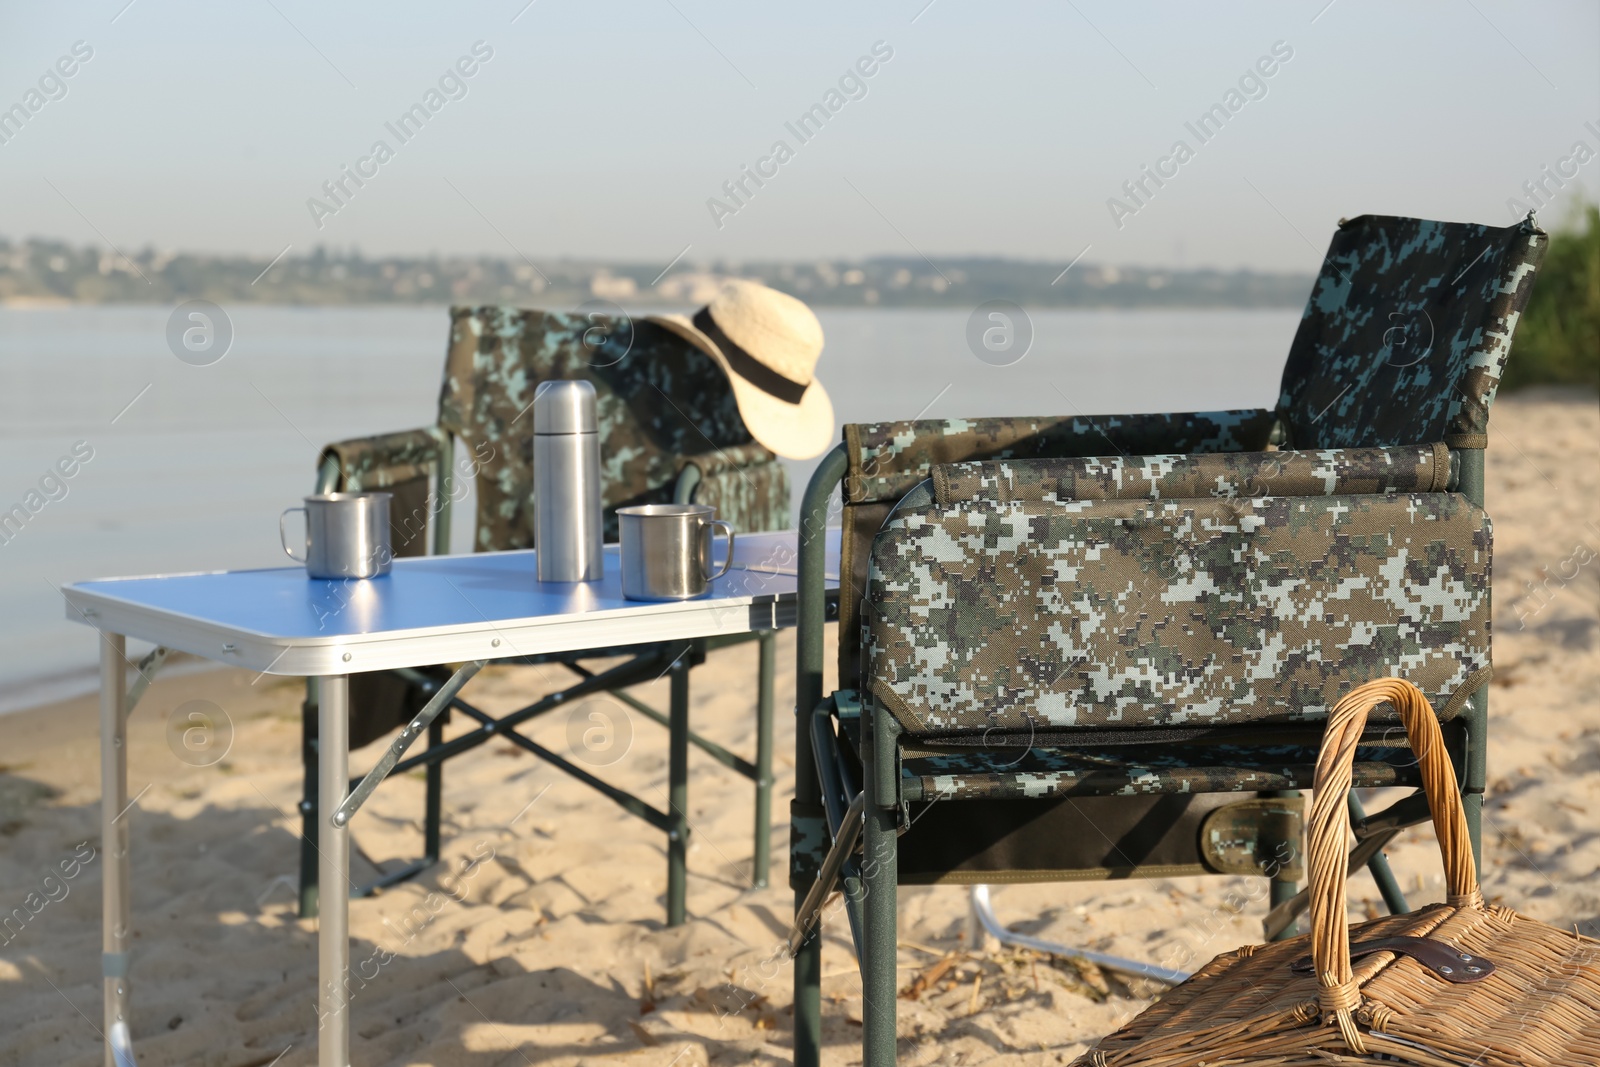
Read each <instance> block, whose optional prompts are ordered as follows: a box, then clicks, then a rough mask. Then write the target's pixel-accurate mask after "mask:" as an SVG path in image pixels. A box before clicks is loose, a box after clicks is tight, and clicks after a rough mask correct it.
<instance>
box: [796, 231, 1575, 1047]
mask: <svg viewBox="0 0 1600 1067" xmlns="http://www.w3.org/2000/svg"><path fill="white" fill-rule="evenodd" d="M1545 244H1546V241H1545V236H1544V234H1543V233H1542V232H1541V231H1540V230H1538V229H1537V228H1536V227H1535V226H1534V225H1533V223H1532V220H1531V218H1530V219H1529V220H1528V221H1527V222H1524V223H1521V224H1518V225H1515V226H1510V227H1505V228H1495V227H1488V226H1476V225H1465V224H1455V223H1439V222H1427V221H1423V220H1418V219H1403V218H1386V217H1377V216H1363V217H1361V218H1356V219H1351V220H1348V221H1345V222H1342V223H1341V224H1340V226H1339V229H1338V232H1337V233H1336V234H1335V235H1334V238H1333V242H1332V244H1331V246H1330V247H1329V249H1328V254H1327V257H1326V258H1325V260H1324V261H1323V265H1322V269H1321V272H1320V274H1319V276H1318V278H1317V280H1316V283H1315V285H1314V288H1313V290H1312V293H1311V296H1310V299H1309V301H1308V303H1307V305H1306V309H1305V313H1304V316H1303V318H1302V321H1301V324H1300V328H1299V331H1298V333H1297V334H1296V336H1295V339H1294V343H1293V346H1292V348H1291V349H1290V352H1289V357H1288V361H1287V364H1286V366H1285V368H1284V372H1283V380H1282V391H1281V394H1280V397H1279V401H1278V404H1277V407H1276V408H1275V409H1273V410H1257V411H1226V412H1211V413H1205V414H1186V415H1124V416H1115V417H1090V418H1082V417H1079V418H1001V419H972V420H945V421H941V420H924V421H918V422H909V423H887V424H876V425H866V426H848V427H846V428H845V444H844V446H843V447H842V448H840V449H837V450H835V451H834V452H833V453H831V454H830V455H829V457H827V458H826V459H825V460H824V461H823V463H822V465H821V467H820V468H819V470H818V472H817V474H816V477H815V478H814V479H813V481H812V483H811V485H810V487H809V489H808V490H807V494H806V503H805V505H804V509H803V514H802V517H801V555H800V567H801V571H800V573H801V598H802V599H801V614H800V635H799V648H800V652H799V656H800V658H799V679H798V685H799V691H798V698H799V704H798V707H797V714H798V715H799V716H800V717H801V720H802V721H801V734H800V736H802V737H804V736H808V735H809V736H810V737H811V738H812V739H813V746H812V751H811V752H806V751H805V748H804V746H802V748H801V753H800V755H801V759H800V760H799V761H798V762H799V763H800V766H799V767H798V768H797V776H798V780H799V781H800V782H801V783H802V786H801V787H800V788H799V790H797V793H798V795H797V798H796V803H795V808H794V813H793V825H794V834H795V839H794V854H793V862H792V880H793V884H794V888H795V890H796V899H797V901H800V902H802V904H803V903H804V901H805V900H806V898H807V897H808V896H809V899H810V900H811V902H812V904H813V905H814V904H816V903H817V902H818V901H819V900H820V898H821V896H822V895H823V891H824V890H825V889H826V887H827V882H828V880H829V879H831V878H833V877H834V875H835V871H838V872H840V873H841V874H842V877H843V879H844V891H845V899H846V903H847V905H848V911H849V914H850V918H851V924H852V929H853V931H854V932H855V933H856V935H857V938H856V944H857V948H858V951H859V953H860V956H861V964H862V976H863V983H864V1005H865V1006H864V1011H865V1018H864V1033H863V1039H864V1042H865V1049H866V1062H867V1063H868V1064H869V1065H873V1067H883V1065H885V1064H888V1063H891V1062H892V1061H893V1059H894V1056H895V997H896V986H895V962H896V960H895V956H896V938H895V914H896V888H895V887H896V884H897V883H898V882H924V883H925V882H938V881H945V882H950V881H955V882H962V881H966V882H1002V881H1023V880H1048V879H1060V878H1075V877H1083V876H1085V874H1087V875H1089V876H1098V877H1129V876H1141V875H1151V874H1155V875H1166V874H1172V873H1205V872H1216V873H1261V874H1265V875H1267V876H1269V877H1271V878H1273V889H1272V900H1273V903H1274V905H1275V907H1274V910H1273V912H1272V914H1271V915H1270V916H1269V932H1272V933H1274V934H1276V933H1281V932H1282V931H1284V930H1285V929H1286V928H1287V927H1289V926H1290V925H1292V923H1293V921H1294V919H1295V917H1296V916H1297V915H1298V913H1299V911H1300V910H1302V909H1303V906H1304V900H1303V896H1302V897H1296V896H1295V894H1294V881H1293V880H1294V878H1295V877H1297V876H1298V872H1299V870H1300V868H1301V863H1300V857H1299V844H1298V842H1299V828H1300V813H1299V806H1298V803H1299V802H1298V799H1297V796H1296V795H1295V794H1294V792H1293V791H1296V790H1299V789H1303V788H1306V787H1308V786H1309V785H1310V784H1311V780H1312V772H1313V767H1314V765H1315V760H1316V755H1317V749H1318V745H1319V742H1320V734H1321V727H1322V721H1323V719H1324V717H1325V715H1326V713H1327V710H1328V708H1329V707H1330V706H1331V705H1332V704H1333V703H1334V702H1335V701H1336V700H1337V699H1338V698H1339V696H1341V695H1342V694H1343V693H1344V692H1346V691H1347V690H1348V689H1349V688H1351V687H1352V686H1354V685H1356V684H1357V683H1360V682H1363V681H1366V680H1369V679H1372V678H1378V677H1384V676H1389V675H1399V676H1402V677H1405V678H1407V679H1409V680H1410V681H1412V682H1414V683H1415V684H1417V685H1418V686H1420V687H1421V688H1422V690H1423V691H1424V692H1425V693H1426V694H1427V695H1428V697H1429V699H1430V700H1431V701H1432V702H1433V705H1434V707H1435V708H1437V709H1438V713H1439V715H1440V718H1441V720H1443V726H1444V733H1445V737H1446V739H1447V744H1448V745H1449V746H1450V751H1451V755H1452V758H1453V759H1454V760H1455V761H1456V762H1457V763H1458V765H1459V770H1460V771H1461V772H1463V773H1462V782H1463V792H1464V794H1465V802H1466V807H1467V812H1468V817H1469V821H1470V825H1471V828H1472V835H1471V836H1472V841H1473V845H1474V849H1475V850H1476V848H1477V845H1478V840H1479V836H1478V818H1479V813H1480V810H1481V804H1482V793H1483V789H1484V781H1485V752H1486V735H1485V731H1486V727H1487V688H1486V683H1487V682H1488V679H1489V670H1490V650H1489V607H1490V605H1489V562H1490V541H1491V537H1490V525H1489V520H1488V517H1487V516H1486V515H1485V513H1484V511H1483V450H1484V448H1485V446H1486V445H1487V443H1488V438H1487V436H1486V435H1487V433H1488V416H1489V407H1490V404H1491V402H1492V401H1493V399H1494V394H1495V390H1496V387H1497V385H1498V383H1499V380H1500V375H1501V372H1502V369H1503V368H1504V365H1505V360H1506V357H1507V355H1508V353H1509V351H1510V347H1511V337H1512V333H1513V331H1514V330H1515V328H1516V324H1517V319H1518V316H1519V315H1520V313H1521V311H1522V309H1523V308H1524V307H1525V306H1526V304H1527V300H1528V296H1529V293H1530V291H1531V288H1532V284H1533V277H1534V272H1535V269H1536V267H1537V265H1538V262H1539V260H1540V258H1541V256H1542V255H1543V253H1544V250H1545ZM841 478H842V480H843V490H842V492H843V500H844V523H845V534H844V537H845V547H844V552H845V559H844V564H843V567H842V571H843V573H842V577H843V578H844V580H845V582H846V583H847V588H846V589H845V590H843V591H841V597H840V599H841V604H842V606H843V609H844V611H845V612H846V613H847V615H846V618H845V619H844V621H843V622H842V623H841V626H840V640H839V644H840V660H841V662H840V677H841V679H843V680H844V681H842V682H841V684H842V685H846V686H848V687H849V688H848V689H847V690H845V691H840V692H837V693H835V694H833V695H832V696H831V697H830V698H828V699H827V700H823V693H822V685H821V663H822V659H821V657H822V644H821V631H822V626H821V618H822V607H821V604H822V581H821V577H822V565H821V564H822V558H821V551H822V543H821V539H820V537H819V536H818V535H819V533H820V529H821V522H822V518H821V516H822V515H823V514H824V509H825V508H826V506H827V501H828V498H829V495H830V494H831V492H832V489H833V486H834V485H836V484H838V483H839V482H840V479H841ZM813 774H815V775H816V777H815V778H813V777H812V775H813ZM811 782H815V783H816V785H815V786H813V787H811V788H806V786H808V785H809V784H810V783H811ZM1355 784H1356V785H1357V786H1359V787H1375V786H1417V785H1419V777H1418V771H1417V768H1416V765H1415V759H1414V757H1413V754H1412V753H1411V751H1410V750H1409V749H1408V748H1407V746H1406V741H1405V736H1404V731H1403V730H1400V729H1398V728H1397V727H1396V725H1395V723H1394V721H1393V720H1392V719H1390V720H1389V721H1387V722H1383V721H1375V723H1374V725H1373V726H1372V727H1371V729H1369V730H1368V731H1367V733H1366V735H1365V736H1364V739H1363V743H1362V745H1361V747H1360V748H1359V750H1358V751H1357V753H1356V763H1355ZM1240 793H1245V794H1258V795H1259V796H1258V797H1252V798H1246V799H1245V801H1244V805H1243V806H1241V807H1235V806H1232V805H1233V804H1234V798H1237V797H1238V795H1239V794H1240ZM1210 794H1223V795H1222V796H1212V795H1210ZM1228 794H1231V795H1232V796H1231V797H1230V796H1228ZM1285 794H1288V795H1285ZM852 804H854V807H852ZM1219 805H1223V806H1219ZM1352 815H1353V816H1354V820H1353V821H1354V824H1355V825H1356V827H1357V841H1358V844H1357V847H1356V849H1355V851H1354V852H1353V853H1352V856H1351V864H1352V867H1353V868H1359V866H1360V865H1361V864H1364V863H1367V864H1369V865H1370V868H1371V870H1372V872H1373V874H1374V876H1375V878H1376V879H1377V880H1378V884H1379V887H1380V890H1381V892H1382V894H1383V896H1384V899H1385V902H1386V903H1387V904H1388V906H1389V907H1390V909H1391V910H1405V908H1406V905H1405V901H1404V898H1403V897H1402V896H1401V894H1400V892H1399V889H1398V886H1396V885H1395V884H1394V881H1393V878H1392V877H1391V876H1390V875H1389V871H1388V867H1387V865H1386V863H1385V862H1384V860H1383V857H1382V854H1381V852H1380V851H1379V850H1380V849H1381V848H1382V846H1383V845H1384V844H1385V843H1387V842H1388V841H1389V840H1390V839H1391V838H1392V837H1393V835H1394V834H1395V833H1396V832H1398V830H1399V829H1400V828H1402V827H1404V826H1407V825H1411V824H1412V823H1415V822H1418V821H1421V820H1423V819H1425V818H1426V817H1427V809H1426V806H1425V804H1423V803H1422V801H1421V800H1420V798H1419V797H1418V796H1417V795H1413V796H1411V797H1410V798H1408V799H1405V800H1402V801H1400V802H1398V803H1397V804H1396V805H1394V806H1393V807H1391V808H1390V809H1388V810H1387V811H1385V812H1383V813H1381V814H1378V815H1375V816H1373V817H1372V818H1366V817H1365V816H1364V813H1363V812H1361V811H1360V810H1359V805H1358V804H1354V803H1353V810H1352ZM858 835H859V836H860V837H861V843H860V849H859V851H858V850H857V849H856V847H855V840H856V838H857V836H858ZM830 843H831V845H832V848H831V851H829V853H828V855H827V856H826V857H824V856H823V854H822V853H823V851H824V850H825V849H828V847H829V845H830ZM819 871H821V872H822V877H823V888H822V889H820V890H818V891H816V892H809V893H808V891H811V890H813V888H814V886H813V881H814V880H815V879H817V878H818V872H819ZM798 910H799V914H798V915H797V928H796V934H795V939H794V941H793V944H795V945H796V946H797V948H798V951H797V956H796V969H795V976H796V984H797V988H796V1048H797V1056H796V1062H797V1063H799V1064H802V1065H813V1064H815V1063H816V1061H817V1053H818V1043H819V1040H820V1028H819V1022H818V1017H817V1012H818V1010H819V993H818V988H817V982H818V978H819V974H818V962H819V959H820V956H819V945H818V936H817V934H816V932H815V930H811V929H810V923H811V921H812V916H811V915H809V914H807V913H806V909H805V908H804V907H801V908H799V909H798ZM808 930H810V932H809V934H808V933H807V931H808ZM802 938H804V940H802ZM1168 962H1169V964H1171V963H1177V962H1184V963H1187V962H1190V961H1168ZM1192 962H1195V963H1198V962H1202V961H1198V960H1196V961H1192Z"/></svg>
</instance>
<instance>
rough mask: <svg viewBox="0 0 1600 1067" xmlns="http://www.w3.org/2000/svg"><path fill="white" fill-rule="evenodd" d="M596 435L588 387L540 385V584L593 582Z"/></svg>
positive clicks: (536, 430)
mask: <svg viewBox="0 0 1600 1067" xmlns="http://www.w3.org/2000/svg"><path fill="white" fill-rule="evenodd" d="M603 532H604V531H603V530H602V528H601V514H600V432H599V424H598V420H597V419H596V417H595V398H594V386H592V385H590V384H589V383H588V382H568V381H556V382H543V383H541V384H540V385H539V387H538V388H537V389H535V390H534V393H533V536H534V548H535V549H536V550H537V553H538V572H539V580H540V581H541V582H593V581H598V580H599V579H600V578H601V576H602V575H603V574H604V566H605V557H604V555H603V553H602V550H601V539H602V534H603Z"/></svg>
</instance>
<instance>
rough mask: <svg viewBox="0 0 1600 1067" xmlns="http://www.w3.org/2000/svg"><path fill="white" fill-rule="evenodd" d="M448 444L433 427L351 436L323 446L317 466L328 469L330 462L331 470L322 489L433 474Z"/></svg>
mask: <svg viewBox="0 0 1600 1067" xmlns="http://www.w3.org/2000/svg"><path fill="white" fill-rule="evenodd" d="M448 444H449V442H448V440H447V438H446V437H445V434H444V431H442V430H440V429H439V428H438V427H435V426H429V427H425V428H423V429H418V430H399V431H396V432H394V433H380V434H375V435H374V436H372V437H355V438H351V439H350V440H348V441H335V442H334V443H333V444H331V445H328V446H326V447H324V448H323V450H322V458H321V461H320V463H319V464H318V466H319V469H322V470H328V469H329V468H330V461H331V464H332V470H333V471H334V473H335V477H334V481H333V484H331V485H329V486H327V487H326V491H329V492H332V491H340V492H352V493H355V492H361V491H363V490H372V489H386V488H388V487H389V486H392V485H395V484H397V483H399V482H404V481H409V480H410V479H412V478H417V477H425V476H428V475H431V474H433V473H434V472H435V470H436V469H437V467H438V465H439V463H440V461H441V460H443V459H444V458H445V457H446V456H447V455H448V453H447V452H446V448H447V446H448Z"/></svg>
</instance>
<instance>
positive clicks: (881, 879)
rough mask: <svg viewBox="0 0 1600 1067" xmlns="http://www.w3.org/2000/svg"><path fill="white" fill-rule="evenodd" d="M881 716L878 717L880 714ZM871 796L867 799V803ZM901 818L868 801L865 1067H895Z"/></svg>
mask: <svg viewBox="0 0 1600 1067" xmlns="http://www.w3.org/2000/svg"><path fill="white" fill-rule="evenodd" d="M880 714H881V713H880ZM863 747H864V748H865V750H866V751H865V752H864V753H863V755H864V756H865V759H864V760H863V761H862V762H863V768H862V770H863V775H862V778H863V781H864V782H866V783H868V784H867V786H866V788H867V789H868V790H871V789H872V784H871V783H873V782H875V781H876V780H877V777H876V774H875V770H876V769H875V767H874V762H875V760H874V756H873V750H874V749H875V748H876V747H877V746H876V745H875V744H873V743H870V742H869V743H868V744H867V745H865V746H863ZM870 796H871V794H870V793H869V797H870ZM898 815H899V812H898V811H897V810H896V809H895V808H886V807H884V806H883V805H882V804H880V803H877V802H875V801H874V800H871V799H869V801H868V803H867V806H866V818H865V820H864V822H863V826H862V835H863V837H862V861H861V875H862V892H863V894H864V898H865V899H863V900H862V915H861V925H862V930H861V954H862V959H861V1053H862V1064H863V1067H893V1065H894V1062H895V1009H896V1004H895V998H896V996H897V995H898V994H899V979H898V976H897V974H896V971H895V963H896V959H897V956H898V955H899V937H898V915H897V909H896V904H897V901H896V899H895V894H896V891H897V890H898V888H899V852H898V850H899V838H898V834H897V830H898V826H897V823H898Z"/></svg>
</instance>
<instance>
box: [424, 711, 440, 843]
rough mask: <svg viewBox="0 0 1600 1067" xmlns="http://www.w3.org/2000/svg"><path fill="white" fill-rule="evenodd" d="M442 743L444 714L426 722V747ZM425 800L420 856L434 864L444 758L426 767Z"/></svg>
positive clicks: (435, 746)
mask: <svg viewBox="0 0 1600 1067" xmlns="http://www.w3.org/2000/svg"><path fill="white" fill-rule="evenodd" d="M442 744H444V716H442V715H441V716H440V717H439V718H437V719H435V720H433V721H432V722H431V723H429V724H428V747H429V748H437V747H438V746H439V745H442ZM427 775H428V778H427V790H428V792H427V800H426V802H425V804H424V808H423V813H422V856H423V862H425V863H428V864H430V865H431V864H435V863H438V862H439V824H440V822H441V821H442V811H441V809H442V808H443V806H444V760H439V761H438V762H437V763H430V764H428V769H427Z"/></svg>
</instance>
